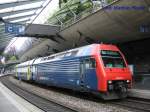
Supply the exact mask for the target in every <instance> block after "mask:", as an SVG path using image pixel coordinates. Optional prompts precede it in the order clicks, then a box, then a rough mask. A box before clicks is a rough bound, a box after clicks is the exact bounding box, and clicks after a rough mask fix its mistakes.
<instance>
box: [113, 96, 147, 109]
mask: <svg viewBox="0 0 150 112" xmlns="http://www.w3.org/2000/svg"><path fill="white" fill-rule="evenodd" d="M112 104H113V105H118V106H121V107H124V108H129V109H130V110H132V111H135V112H150V101H148V100H144V99H136V98H127V99H125V100H121V101H113V102H112Z"/></svg>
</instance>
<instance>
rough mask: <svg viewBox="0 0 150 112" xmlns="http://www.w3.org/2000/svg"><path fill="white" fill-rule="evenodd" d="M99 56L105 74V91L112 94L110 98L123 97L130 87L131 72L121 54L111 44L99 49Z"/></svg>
mask: <svg viewBox="0 0 150 112" xmlns="http://www.w3.org/2000/svg"><path fill="white" fill-rule="evenodd" d="M109 48H111V49H109ZM112 48H113V49H112ZM100 57H101V63H102V68H103V70H104V75H105V76H104V80H105V86H104V87H105V92H106V93H107V94H109V96H111V95H112V99H113V97H114V99H116V98H117V97H118V98H125V97H126V96H127V92H128V89H129V88H131V72H130V70H129V68H128V65H127V62H126V60H125V58H124V56H123V54H122V53H121V52H120V51H119V49H118V48H117V47H116V46H112V47H108V48H107V47H105V48H104V49H101V50H100Z"/></svg>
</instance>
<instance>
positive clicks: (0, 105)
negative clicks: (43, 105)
mask: <svg viewBox="0 0 150 112" xmlns="http://www.w3.org/2000/svg"><path fill="white" fill-rule="evenodd" d="M0 112H43V111H42V110H40V109H39V108H37V107H36V106H34V105H32V104H30V103H29V102H27V101H26V100H24V99H22V98H21V97H19V96H18V95H16V94H15V93H13V92H12V91H10V90H9V89H8V88H7V87H5V86H4V85H3V84H2V83H1V82H0Z"/></svg>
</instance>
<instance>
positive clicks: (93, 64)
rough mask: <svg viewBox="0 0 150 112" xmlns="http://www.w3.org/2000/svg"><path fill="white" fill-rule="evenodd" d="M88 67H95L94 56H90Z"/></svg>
mask: <svg viewBox="0 0 150 112" xmlns="http://www.w3.org/2000/svg"><path fill="white" fill-rule="evenodd" d="M90 68H96V61H95V59H94V58H90Z"/></svg>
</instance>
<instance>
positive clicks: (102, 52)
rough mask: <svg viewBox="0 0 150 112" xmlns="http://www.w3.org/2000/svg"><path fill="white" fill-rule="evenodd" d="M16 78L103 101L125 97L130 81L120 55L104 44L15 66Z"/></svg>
mask: <svg viewBox="0 0 150 112" xmlns="http://www.w3.org/2000/svg"><path fill="white" fill-rule="evenodd" d="M16 77H17V78H19V79H22V80H27V81H34V82H37V83H41V84H45V85H49V86H56V87H61V88H68V89H73V90H76V91H85V92H91V93H94V94H97V95H99V96H101V97H102V98H103V99H118V98H122V97H126V96H127V90H128V88H131V81H132V78H131V72H130V70H129V68H128V65H127V62H126V61H125V58H124V56H123V54H122V53H121V52H120V50H119V49H118V48H117V47H116V46H115V45H108V44H91V45H87V46H83V47H80V48H76V49H72V50H68V51H65V52H61V53H57V54H53V55H50V56H47V57H41V58H38V59H33V60H30V61H26V62H24V63H21V64H18V65H16ZM118 93H119V94H118ZM120 93H121V94H120Z"/></svg>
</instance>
